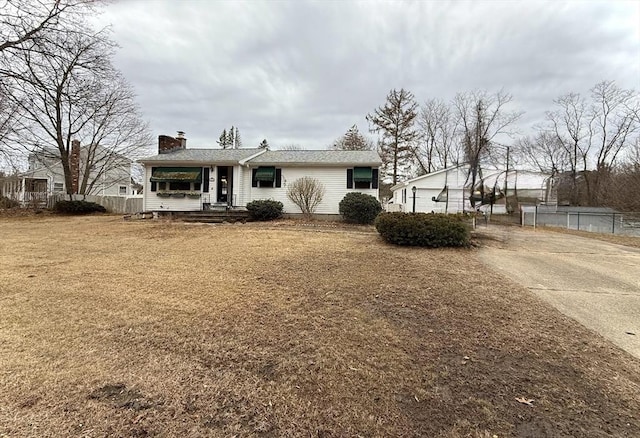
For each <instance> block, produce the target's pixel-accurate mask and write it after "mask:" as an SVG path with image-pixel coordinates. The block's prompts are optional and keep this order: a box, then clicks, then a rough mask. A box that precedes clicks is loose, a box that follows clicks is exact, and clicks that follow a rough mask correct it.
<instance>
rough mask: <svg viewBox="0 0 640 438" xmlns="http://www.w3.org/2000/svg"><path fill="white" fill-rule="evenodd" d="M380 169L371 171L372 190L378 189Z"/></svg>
mask: <svg viewBox="0 0 640 438" xmlns="http://www.w3.org/2000/svg"><path fill="white" fill-rule="evenodd" d="M378 178H379V176H378V169H372V171H371V188H372V189H377V188H378Z"/></svg>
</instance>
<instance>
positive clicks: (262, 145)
mask: <svg viewBox="0 0 640 438" xmlns="http://www.w3.org/2000/svg"><path fill="white" fill-rule="evenodd" d="M258 147H259V148H260V149H266V150H269V143H268V142H267V139H266V138H265V139H263V140H262V141H261V142H260V144H259V145H258Z"/></svg>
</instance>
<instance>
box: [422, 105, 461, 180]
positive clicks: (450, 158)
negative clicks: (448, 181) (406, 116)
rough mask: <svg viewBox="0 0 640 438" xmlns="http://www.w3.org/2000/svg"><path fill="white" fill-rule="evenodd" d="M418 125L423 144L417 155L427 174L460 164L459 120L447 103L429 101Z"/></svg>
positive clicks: (424, 107)
mask: <svg viewBox="0 0 640 438" xmlns="http://www.w3.org/2000/svg"><path fill="white" fill-rule="evenodd" d="M418 123H419V125H420V128H421V131H422V141H423V142H422V144H421V145H420V147H419V148H418V150H417V154H418V156H419V157H420V161H421V162H422V163H423V167H424V168H425V171H426V172H427V173H430V172H433V171H435V170H438V169H444V168H446V167H448V166H449V165H450V164H454V163H458V162H459V160H460V149H459V146H460V143H459V142H458V141H457V135H456V134H457V127H458V119H457V117H455V115H454V114H453V113H452V111H451V108H450V106H449V105H448V104H447V103H445V102H444V101H442V100H439V99H429V100H427V101H426V102H425V104H424V106H423V107H422V109H421V111H420V116H419V118H418Z"/></svg>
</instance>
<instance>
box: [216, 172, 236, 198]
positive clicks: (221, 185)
mask: <svg viewBox="0 0 640 438" xmlns="http://www.w3.org/2000/svg"><path fill="white" fill-rule="evenodd" d="M217 169H218V188H217V193H216V198H217V199H216V201H217V202H224V203H225V204H227V205H232V203H233V167H231V166H217Z"/></svg>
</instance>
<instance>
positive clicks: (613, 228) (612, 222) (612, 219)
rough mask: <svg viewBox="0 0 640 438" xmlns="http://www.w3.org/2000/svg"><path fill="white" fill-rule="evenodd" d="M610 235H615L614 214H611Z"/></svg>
mask: <svg viewBox="0 0 640 438" xmlns="http://www.w3.org/2000/svg"><path fill="white" fill-rule="evenodd" d="M611 234H616V214H615V213H611Z"/></svg>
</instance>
